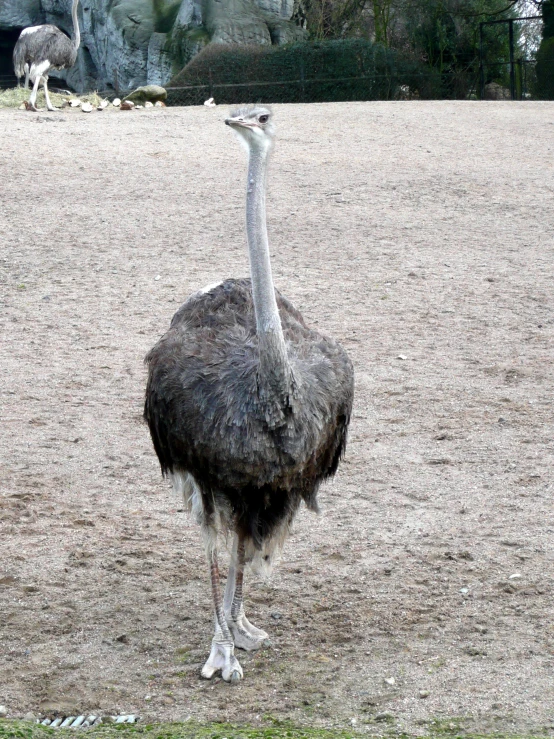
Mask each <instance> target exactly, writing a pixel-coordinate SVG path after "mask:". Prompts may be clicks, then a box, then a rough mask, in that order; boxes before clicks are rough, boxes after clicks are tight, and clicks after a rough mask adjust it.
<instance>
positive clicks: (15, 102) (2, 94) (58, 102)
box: [0, 87, 102, 108]
mask: <svg viewBox="0 0 554 739" xmlns="http://www.w3.org/2000/svg"><path fill="white" fill-rule="evenodd" d="M30 94H31V91H30V90H25V89H24V88H23V87H12V88H11V89H8V90H0V108H19V106H20V105H22V104H23V103H24V102H25V101H26V100H29V96H30ZM75 98H78V99H79V100H80V101H81V102H83V103H90V104H91V105H92V106H94V107H96V106H98V105H100V103H101V102H102V98H101V97H100V96H99V95H98V93H96V92H90V93H87V94H86V95H59V94H58V93H56V92H51V93H50V100H51V101H52V105H54V106H55V107H56V108H61V107H62V105H63V104H64V103H65V102H68V101H69V100H73V99H75ZM36 106H37V108H45V107H46V100H45V98H44V92H43V90H42V87H41V88H40V90H39V92H38V95H37V102H36Z"/></svg>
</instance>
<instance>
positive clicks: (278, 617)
mask: <svg viewBox="0 0 554 739" xmlns="http://www.w3.org/2000/svg"><path fill="white" fill-rule="evenodd" d="M271 618H274V619H275V620H276V621H278V620H279V619H280V618H282V614H281V613H279V611H273V613H272V614H271Z"/></svg>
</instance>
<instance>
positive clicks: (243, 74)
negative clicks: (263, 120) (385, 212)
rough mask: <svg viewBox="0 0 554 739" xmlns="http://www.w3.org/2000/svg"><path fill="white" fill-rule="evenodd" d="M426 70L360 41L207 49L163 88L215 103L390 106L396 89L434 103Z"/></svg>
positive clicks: (434, 80)
mask: <svg viewBox="0 0 554 739" xmlns="http://www.w3.org/2000/svg"><path fill="white" fill-rule="evenodd" d="M437 85H438V86H439V87H440V79H439V78H438V77H437V75H434V74H433V72H432V71H430V70H429V69H428V68H425V67H423V65H421V64H418V63H417V62H414V61H411V60H409V59H406V58H404V57H402V56H401V55H400V54H399V53H397V52H395V51H393V50H391V49H387V48H385V47H383V46H381V45H380V44H372V43H370V42H369V41H366V40H365V39H341V40H334V41H322V42H317V43H306V42H303V43H295V44H290V45H288V46H278V47H276V46H261V45H258V46H242V45H238V44H209V45H208V46H207V47H206V48H205V49H204V50H203V51H201V52H200V53H199V54H198V55H197V56H196V57H194V59H192V61H191V62H189V64H187V66H186V67H185V68H184V69H183V70H182V71H181V72H179V74H178V75H176V77H174V79H173V80H172V81H171V82H170V83H169V87H181V88H186V87H193V86H205V91H209V94H210V95H214V97H216V99H217V102H218V103H219V102H221V103H240V102H247V101H253V100H255V101H257V102H262V103H263V102H265V103H270V102H282V103H285V102H329V101H346V100H390V99H394V98H395V97H398V95H399V89H400V88H401V87H403V88H405V87H409V88H410V93H411V94H412V95H414V94H415V95H416V96H420V97H435V94H436V91H437V89H436V88H437Z"/></svg>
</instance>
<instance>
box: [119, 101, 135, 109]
mask: <svg viewBox="0 0 554 739" xmlns="http://www.w3.org/2000/svg"><path fill="white" fill-rule="evenodd" d="M134 107H135V104H134V103H133V102H132V101H131V100H124V101H123V102H122V103H121V104H120V106H119V110H133V108H134Z"/></svg>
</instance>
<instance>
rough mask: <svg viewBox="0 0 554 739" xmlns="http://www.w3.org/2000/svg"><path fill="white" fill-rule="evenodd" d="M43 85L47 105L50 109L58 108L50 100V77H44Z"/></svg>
mask: <svg viewBox="0 0 554 739" xmlns="http://www.w3.org/2000/svg"><path fill="white" fill-rule="evenodd" d="M42 86H43V87H44V97H45V98H46V107H47V108H48V110H52V111H53V110H56V108H55V107H54V106H53V105H52V103H51V101H50V95H49V94H48V77H43V78H42Z"/></svg>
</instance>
